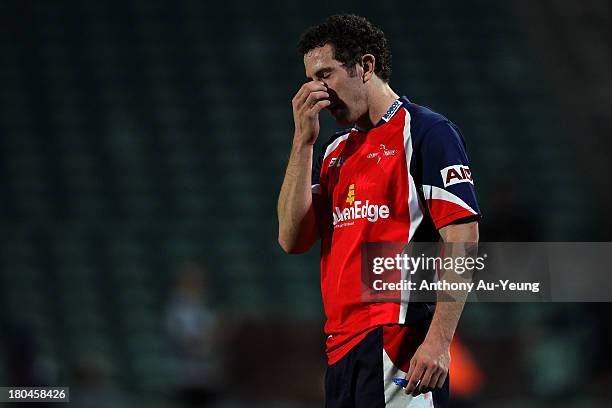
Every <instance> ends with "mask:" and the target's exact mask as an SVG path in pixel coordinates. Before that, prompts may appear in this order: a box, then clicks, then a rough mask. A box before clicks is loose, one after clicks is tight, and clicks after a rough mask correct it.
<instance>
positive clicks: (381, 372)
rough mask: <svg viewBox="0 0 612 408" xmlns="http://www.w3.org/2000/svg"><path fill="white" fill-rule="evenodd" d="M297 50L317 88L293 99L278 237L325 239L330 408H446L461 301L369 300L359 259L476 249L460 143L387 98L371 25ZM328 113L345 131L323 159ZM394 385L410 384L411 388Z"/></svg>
mask: <svg viewBox="0 0 612 408" xmlns="http://www.w3.org/2000/svg"><path fill="white" fill-rule="evenodd" d="M298 49H299V52H300V53H301V54H302V55H303V58H304V66H305V71H306V77H307V79H308V82H306V83H305V84H304V85H302V86H301V88H300V89H299V90H298V91H297V93H296V95H295V96H294V98H293V100H292V105H293V119H294V122H295V132H294V135H293V145H292V149H291V154H290V158H289V163H288V166H287V170H286V173H285V178H284V181H283V184H282V187H281V192H280V197H279V202H278V221H279V235H278V240H279V243H280V245H281V247H282V248H283V250H284V251H286V252H287V253H292V254H293V253H302V252H305V251H307V250H308V249H309V248H310V247H311V246H312V245H313V244H314V243H315V241H317V240H318V239H321V291H322V296H323V303H324V308H325V313H326V317H327V321H326V324H325V332H326V335H327V336H328V337H327V341H326V352H327V357H328V368H327V373H326V379H325V388H326V406H327V407H328V408H335V407H368V408H375V407H445V406H447V405H448V398H449V396H448V389H449V375H448V369H449V364H450V351H449V350H450V344H451V340H452V338H453V335H454V332H455V329H456V327H457V323H458V320H459V317H460V315H461V312H462V310H463V306H464V302H463V301H458V302H438V303H437V304H433V305H429V304H421V305H412V304H410V305H406V304H404V303H403V302H379V303H375V302H371V303H366V302H364V301H363V299H362V296H361V291H362V287H361V284H362V281H361V255H360V250H361V245H362V244H363V243H365V242H419V241H428V240H440V239H442V240H443V241H444V242H459V243H464V242H477V241H478V221H479V220H480V210H479V208H478V204H477V202H476V195H475V190H474V183H473V178H472V175H471V171H470V169H469V162H468V158H467V155H466V149H465V141H464V139H463V136H462V135H461V132H460V131H459V129H458V128H457V126H456V125H455V124H453V123H452V122H451V121H449V120H448V119H447V118H445V117H444V116H442V115H440V114H438V113H436V112H433V111H432V110H430V109H428V108H425V107H423V106H419V105H417V104H415V103H413V102H412V101H410V100H409V99H408V98H406V97H404V96H401V97H400V96H399V95H398V94H397V93H396V92H394V91H393V89H391V87H390V85H389V80H390V77H391V55H390V51H389V44H388V41H387V39H386V38H385V35H384V33H383V32H382V31H381V30H380V29H379V28H377V27H375V26H374V25H373V24H372V23H371V22H369V21H368V20H367V19H365V18H363V17H359V16H355V15H346V14H345V15H336V16H331V17H329V18H328V19H327V20H326V21H325V22H323V23H322V24H320V25H317V26H314V27H311V28H309V29H308V30H306V31H305V32H304V33H303V34H302V36H301V39H300V41H299V45H298ZM324 109H325V110H328V111H329V112H330V113H331V115H332V116H333V117H334V118H335V120H336V122H337V123H338V124H340V125H341V126H344V127H349V128H348V129H346V130H344V131H341V132H338V133H336V134H335V135H334V136H333V137H332V138H331V139H330V140H329V141H327V143H325V144H324V147H323V149H322V152H321V154H320V155H318V157H317V158H316V159H315V158H314V152H313V149H314V148H313V146H314V144H315V142H316V141H317V138H318V137H319V131H320V124H319V114H320V112H321V111H322V110H324ZM347 209H348V210H347ZM397 377H400V378H405V379H406V380H407V381H408V383H407V386H406V388H405V389H403V388H401V387H398V386H397V385H396V384H395V383H393V381H392V380H393V378H397Z"/></svg>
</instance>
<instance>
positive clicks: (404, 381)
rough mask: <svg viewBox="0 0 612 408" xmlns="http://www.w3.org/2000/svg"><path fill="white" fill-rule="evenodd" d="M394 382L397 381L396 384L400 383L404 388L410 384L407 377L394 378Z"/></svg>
mask: <svg viewBox="0 0 612 408" xmlns="http://www.w3.org/2000/svg"><path fill="white" fill-rule="evenodd" d="M393 382H394V383H395V385H398V386H400V387H402V388H406V386H407V385H408V380H406V379H405V378H394V379H393Z"/></svg>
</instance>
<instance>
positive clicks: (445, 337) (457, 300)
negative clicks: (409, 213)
mask: <svg viewBox="0 0 612 408" xmlns="http://www.w3.org/2000/svg"><path fill="white" fill-rule="evenodd" d="M440 233H441V236H442V239H443V241H444V243H445V244H444V257H451V258H461V257H463V258H465V257H471V256H473V255H474V254H473V252H474V250H475V249H476V248H477V242H478V224H477V223H476V222H472V223H467V224H459V225H450V226H448V227H445V228H444V229H443V230H441V231H440ZM453 264H455V263H453ZM441 279H444V280H445V281H447V282H449V283H453V282H456V283H467V282H471V279H472V271H462V273H458V272H457V271H455V270H452V269H449V270H446V271H442V276H441ZM456 287H461V285H456ZM467 296H468V292H467V290H452V291H451V290H446V291H440V292H439V293H438V302H437V304H436V311H435V312H434V316H433V319H432V322H431V325H430V326H429V331H428V333H427V339H428V340H433V339H437V340H438V341H441V342H443V343H448V344H450V342H451V341H452V339H453V336H454V335H455V330H456V329H457V324H458V323H459V318H460V317H461V313H462V312H463V308H464V306H465V301H466V299H467Z"/></svg>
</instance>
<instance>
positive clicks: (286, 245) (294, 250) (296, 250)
mask: <svg viewBox="0 0 612 408" xmlns="http://www.w3.org/2000/svg"><path fill="white" fill-rule="evenodd" d="M278 244H279V245H280V247H281V248H282V249H283V251H285V253H287V254H289V255H296V254H302V253H304V252H306V250H305V249H304V248H300V246H299V245H298V244H297V242H295V241H292V240H289V239H287V238H286V237H284V236H282V235H280V234H279V235H278Z"/></svg>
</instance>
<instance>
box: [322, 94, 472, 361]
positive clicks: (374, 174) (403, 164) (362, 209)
mask: <svg viewBox="0 0 612 408" xmlns="http://www.w3.org/2000/svg"><path fill="white" fill-rule="evenodd" d="M312 191H313V194H317V195H318V196H317V197H315V200H314V201H315V204H316V214H317V220H318V223H319V226H320V230H321V291H322V296H323V304H324V308H325V313H326V316H327V322H326V324H325V332H326V334H327V335H328V338H327V355H328V361H329V364H333V363H334V362H336V361H338V360H339V359H340V358H342V356H344V355H345V354H346V353H347V352H348V351H349V350H350V349H351V348H352V347H353V346H355V345H356V344H357V343H359V342H360V341H361V340H362V339H363V338H364V337H365V336H366V335H367V333H369V332H370V331H371V330H373V329H375V328H376V327H379V326H381V325H385V324H405V323H409V322H410V321H411V319H410V316H409V312H410V310H409V307H408V304H407V303H406V302H403V301H398V302H397V303H393V302H381V303H365V302H363V301H362V293H361V291H362V286H361V284H362V280H361V245H362V244H363V243H366V242H406V243H408V242H424V241H437V240H439V238H440V236H439V233H438V232H437V230H438V229H440V228H442V227H444V226H446V225H449V224H451V223H454V222H457V221H458V220H464V219H466V218H473V219H479V217H480V210H479V208H478V204H477V202H476V194H475V190H474V181H473V177H472V174H471V171H470V168H469V162H468V158H467V154H466V149H465V141H464V139H463V136H462V135H461V132H460V131H459V129H458V128H457V126H455V125H454V124H453V123H452V122H451V121H449V120H448V119H446V118H445V117H444V116H442V115H440V114H438V113H435V112H433V111H431V110H429V109H427V108H425V107H422V106H419V105H416V104H414V103H411V102H410V101H408V99H406V98H405V97H402V98H400V99H398V100H396V101H395V102H394V103H393V104H392V105H391V107H390V108H389V110H388V111H387V112H386V113H385V115H384V116H383V117H382V118H381V120H380V121H379V123H378V124H377V125H376V126H375V127H374V128H372V129H370V130H369V131H368V132H364V131H361V130H360V129H358V128H352V129H348V130H346V131H342V132H339V133H336V134H335V135H334V136H333V137H332V138H331V139H330V140H329V141H328V142H327V143H326V144H325V145H324V147H323V151H322V153H321V155H320V156H319V158H318V160H317V161H316V162H315V164H314V166H313V174H312ZM401 299H404V294H402V298H401Z"/></svg>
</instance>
